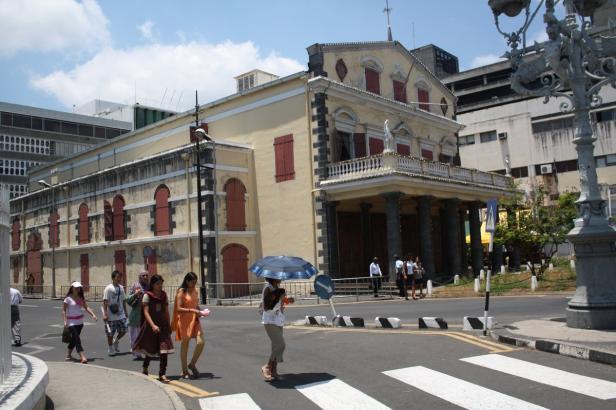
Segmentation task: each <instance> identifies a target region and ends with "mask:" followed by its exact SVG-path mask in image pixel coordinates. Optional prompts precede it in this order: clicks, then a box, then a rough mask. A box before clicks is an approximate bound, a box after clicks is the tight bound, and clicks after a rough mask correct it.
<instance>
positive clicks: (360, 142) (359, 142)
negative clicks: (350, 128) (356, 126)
mask: <svg viewBox="0 0 616 410" xmlns="http://www.w3.org/2000/svg"><path fill="white" fill-rule="evenodd" d="M353 140H354V141H353V143H354V144H355V158H361V157H365V156H366V134H364V133H357V134H353Z"/></svg>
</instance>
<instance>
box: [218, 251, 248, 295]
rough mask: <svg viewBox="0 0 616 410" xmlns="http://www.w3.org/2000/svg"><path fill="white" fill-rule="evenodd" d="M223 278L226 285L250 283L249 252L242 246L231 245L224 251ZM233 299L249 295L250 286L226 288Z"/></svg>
mask: <svg viewBox="0 0 616 410" xmlns="http://www.w3.org/2000/svg"><path fill="white" fill-rule="evenodd" d="M221 253H222V265H223V278H224V282H226V283H246V282H248V250H247V249H246V248H245V247H243V246H242V245H238V244H230V245H227V246H225V247H224V248H223V250H222V252H221ZM225 294H229V295H230V296H231V297H238V296H244V295H247V294H248V285H235V286H230V285H227V286H225Z"/></svg>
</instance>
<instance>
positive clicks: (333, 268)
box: [323, 201, 340, 278]
mask: <svg viewBox="0 0 616 410" xmlns="http://www.w3.org/2000/svg"><path fill="white" fill-rule="evenodd" d="M323 206H324V207H325V219H326V226H327V231H326V232H327V236H326V238H327V239H326V241H327V243H325V244H323V247H324V248H325V249H327V255H326V256H325V265H326V266H327V274H328V275H329V276H331V277H332V278H338V277H340V262H339V255H338V215H337V214H336V207H337V206H338V202H337V201H326V202H324V203H323Z"/></svg>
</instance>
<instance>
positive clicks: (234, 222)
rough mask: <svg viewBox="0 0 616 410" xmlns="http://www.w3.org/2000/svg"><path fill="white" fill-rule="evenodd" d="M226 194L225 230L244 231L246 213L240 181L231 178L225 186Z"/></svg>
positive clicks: (243, 190)
mask: <svg viewBox="0 0 616 410" xmlns="http://www.w3.org/2000/svg"><path fill="white" fill-rule="evenodd" d="M225 193H226V194H227V230H229V231H244V230H246V211H245V206H244V205H245V202H246V199H245V197H244V195H245V194H246V188H245V187H244V184H242V181H240V180H239V179H236V178H232V179H230V180H229V181H227V183H226V184H225Z"/></svg>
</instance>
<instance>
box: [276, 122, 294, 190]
mask: <svg viewBox="0 0 616 410" xmlns="http://www.w3.org/2000/svg"><path fill="white" fill-rule="evenodd" d="M274 153H275V156H276V158H275V162H276V182H282V181H288V180H291V179H295V164H294V161H293V134H289V135H284V136H282V137H277V138H275V139H274Z"/></svg>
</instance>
